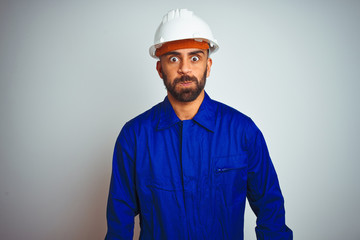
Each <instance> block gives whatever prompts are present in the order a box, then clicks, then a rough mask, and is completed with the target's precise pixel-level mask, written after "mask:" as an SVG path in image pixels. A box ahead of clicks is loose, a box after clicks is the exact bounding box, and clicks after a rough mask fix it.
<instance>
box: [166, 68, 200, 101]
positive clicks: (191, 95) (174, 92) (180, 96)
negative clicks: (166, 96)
mask: <svg viewBox="0 0 360 240" xmlns="http://www.w3.org/2000/svg"><path fill="white" fill-rule="evenodd" d="M206 73H207V68H206V69H205V71H204V74H203V77H202V78H201V80H200V81H199V79H198V78H197V77H195V76H192V77H190V76H188V75H183V76H181V77H180V78H175V79H174V81H173V82H172V83H171V82H170V81H169V80H168V78H167V75H166V74H165V73H164V72H163V71H162V75H163V81H164V85H165V87H166V90H167V91H168V92H169V93H170V94H171V96H173V97H174V98H175V99H176V100H177V101H179V102H192V101H194V100H195V99H197V97H198V96H199V95H200V93H201V92H202V90H204V88H205V84H206ZM184 82H193V83H194V84H195V87H188V88H180V89H177V85H178V84H181V83H184Z"/></svg>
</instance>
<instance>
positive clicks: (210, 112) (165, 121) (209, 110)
mask: <svg viewBox="0 0 360 240" xmlns="http://www.w3.org/2000/svg"><path fill="white" fill-rule="evenodd" d="M215 112H216V104H215V102H214V101H213V100H212V99H211V98H210V97H209V96H208V95H207V93H206V92H205V97H204V100H203V102H202V103H201V105H200V108H199V110H198V112H197V113H196V115H195V116H194V118H193V119H192V120H193V121H194V122H196V123H198V124H199V125H200V126H202V127H204V128H206V129H208V130H210V131H211V132H214V130H215V121H216V119H215ZM159 117H160V119H159V122H158V125H157V130H162V129H165V128H168V127H171V126H172V125H174V124H176V123H178V122H180V121H181V120H180V119H179V118H178V117H177V116H176V113H175V111H174V109H173V107H172V106H171V103H170V101H169V99H168V97H165V99H164V101H163V102H162V103H161V104H160V114H159Z"/></svg>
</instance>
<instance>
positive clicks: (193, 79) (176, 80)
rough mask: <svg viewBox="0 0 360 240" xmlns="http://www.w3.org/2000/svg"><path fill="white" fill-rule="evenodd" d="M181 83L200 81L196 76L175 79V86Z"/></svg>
mask: <svg viewBox="0 0 360 240" xmlns="http://www.w3.org/2000/svg"><path fill="white" fill-rule="evenodd" d="M181 82H198V79H197V78H196V77H195V76H192V77H191V76H189V75H183V76H181V77H179V78H175V79H174V84H177V83H181Z"/></svg>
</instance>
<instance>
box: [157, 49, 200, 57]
mask: <svg viewBox="0 0 360 240" xmlns="http://www.w3.org/2000/svg"><path fill="white" fill-rule="evenodd" d="M199 53H202V54H204V55H205V52H204V51H203V50H195V51H192V52H189V55H195V54H199ZM168 55H176V56H179V55H181V53H179V52H176V51H171V52H167V53H164V55H163V56H168Z"/></svg>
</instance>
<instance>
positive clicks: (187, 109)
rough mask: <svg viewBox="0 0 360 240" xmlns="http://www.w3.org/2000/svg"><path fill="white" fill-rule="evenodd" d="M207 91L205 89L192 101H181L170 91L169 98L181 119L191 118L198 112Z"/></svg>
mask: <svg viewBox="0 0 360 240" xmlns="http://www.w3.org/2000/svg"><path fill="white" fill-rule="evenodd" d="M204 97H205V92H204V90H203V91H202V92H201V93H200V95H199V96H198V97H197V98H196V99H195V100H194V101H192V102H179V101H178V100H176V99H175V98H174V97H173V96H172V95H171V94H170V93H168V98H169V101H170V103H171V106H172V107H173V109H174V111H175V113H176V115H177V116H178V118H179V119H180V120H182V121H183V120H189V119H192V118H193V117H194V116H195V115H196V113H197V112H198V110H199V108H200V105H201V103H202V101H203V100H204Z"/></svg>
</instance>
